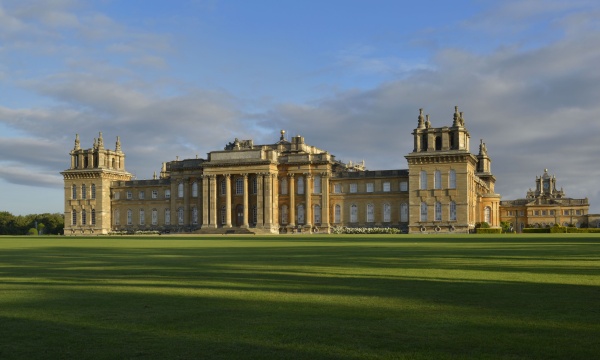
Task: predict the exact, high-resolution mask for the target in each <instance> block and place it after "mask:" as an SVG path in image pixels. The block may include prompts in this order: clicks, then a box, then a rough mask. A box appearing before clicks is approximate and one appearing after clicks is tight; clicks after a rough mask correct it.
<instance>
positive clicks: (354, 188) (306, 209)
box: [61, 108, 500, 235]
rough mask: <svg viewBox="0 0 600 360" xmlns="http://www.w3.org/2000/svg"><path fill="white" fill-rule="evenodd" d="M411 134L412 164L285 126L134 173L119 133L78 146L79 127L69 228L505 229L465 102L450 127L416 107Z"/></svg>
mask: <svg viewBox="0 0 600 360" xmlns="http://www.w3.org/2000/svg"><path fill="white" fill-rule="evenodd" d="M412 134H413V140H414V149H413V151H412V152H411V153H410V154H408V155H406V156H405V157H406V159H407V161H408V169H398V170H379V171H368V170H365V168H364V162H363V163H342V162H340V161H338V160H336V158H335V156H334V155H332V154H330V153H329V152H327V151H325V150H322V149H319V148H317V147H314V146H311V145H308V144H306V142H305V140H304V138H303V137H302V136H299V135H298V136H294V137H292V138H291V139H290V140H288V139H287V137H286V135H285V132H284V131H282V132H281V136H280V139H279V141H278V142H276V143H273V144H267V145H255V144H254V143H253V141H252V140H241V141H240V140H238V139H235V141H233V142H230V143H228V144H227V145H226V146H225V148H224V149H223V150H219V151H212V152H209V153H208V156H207V158H206V159H199V158H196V159H184V160H176V161H170V162H167V163H163V166H162V171H161V173H160V175H159V176H156V175H155V176H154V178H153V179H149V180H132V177H131V174H129V173H128V172H127V171H125V163H124V160H125V155H124V154H123V152H122V151H121V144H120V141H119V140H118V139H117V146H116V149H115V151H110V150H106V149H104V146H103V141H102V134H100V138H99V139H98V140H94V146H93V147H92V148H91V149H87V150H83V149H81V147H80V145H79V137H78V136H77V137H76V140H75V147H74V149H73V151H71V167H70V168H69V169H68V170H65V171H63V172H62V173H61V174H62V175H63V176H64V180H65V234H66V235H81V234H107V233H110V232H112V231H136V230H156V231H163V232H197V233H219V232H221V233H223V232H239V233H242V232H253V233H291V232H324V233H328V232H330V231H331V228H332V227H334V226H348V227H395V228H400V229H403V230H405V231H407V232H420V233H435V232H468V231H470V230H471V229H473V228H474V227H475V224H476V223H477V222H482V221H487V222H488V223H489V224H490V225H491V226H492V227H497V226H499V224H500V217H499V213H500V210H499V205H500V196H499V195H498V194H496V193H495V192H494V185H495V177H494V176H493V175H492V173H491V168H490V164H491V160H490V158H489V156H488V153H487V149H486V147H485V144H484V143H483V142H481V143H480V146H479V153H478V154H477V155H475V154H473V153H471V152H470V150H469V144H470V135H469V132H468V131H467V129H466V127H465V121H464V117H463V114H462V113H459V112H458V108H455V111H454V117H453V122H452V124H451V126H449V127H448V126H444V127H438V128H435V127H432V125H431V121H430V120H429V116H427V118H425V117H424V115H423V111H422V110H421V111H420V114H419V116H418V123H417V128H416V129H414V131H413V133H412ZM92 187H93V188H94V189H95V190H94V191H95V193H94V195H93V197H92V195H91V193H90V194H88V193H87V192H88V191H91V190H89V189H91V188H92ZM82 191H85V192H86V196H85V197H83V195H82ZM83 214H85V215H83Z"/></svg>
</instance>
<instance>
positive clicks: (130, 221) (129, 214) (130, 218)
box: [127, 210, 133, 225]
mask: <svg viewBox="0 0 600 360" xmlns="http://www.w3.org/2000/svg"><path fill="white" fill-rule="evenodd" d="M131 224H133V212H132V211H131V210H127V225H131Z"/></svg>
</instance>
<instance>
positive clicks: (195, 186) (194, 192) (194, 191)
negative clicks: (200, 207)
mask: <svg viewBox="0 0 600 360" xmlns="http://www.w3.org/2000/svg"><path fill="white" fill-rule="evenodd" d="M192 197H198V182H197V181H194V182H193V183H192Z"/></svg>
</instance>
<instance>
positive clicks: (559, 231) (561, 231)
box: [550, 224, 567, 234]
mask: <svg viewBox="0 0 600 360" xmlns="http://www.w3.org/2000/svg"><path fill="white" fill-rule="evenodd" d="M566 232H567V228H566V227H564V226H560V225H558V224H554V226H553V227H551V228H550V233H552V234H564V233H566Z"/></svg>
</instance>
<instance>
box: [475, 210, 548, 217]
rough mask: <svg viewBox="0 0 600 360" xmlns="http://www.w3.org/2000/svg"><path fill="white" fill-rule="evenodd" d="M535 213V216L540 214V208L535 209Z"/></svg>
mask: <svg viewBox="0 0 600 360" xmlns="http://www.w3.org/2000/svg"><path fill="white" fill-rule="evenodd" d="M486 209H487V208H486ZM533 215H535V216H540V211H539V210H535V211H534V212H533Z"/></svg>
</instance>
